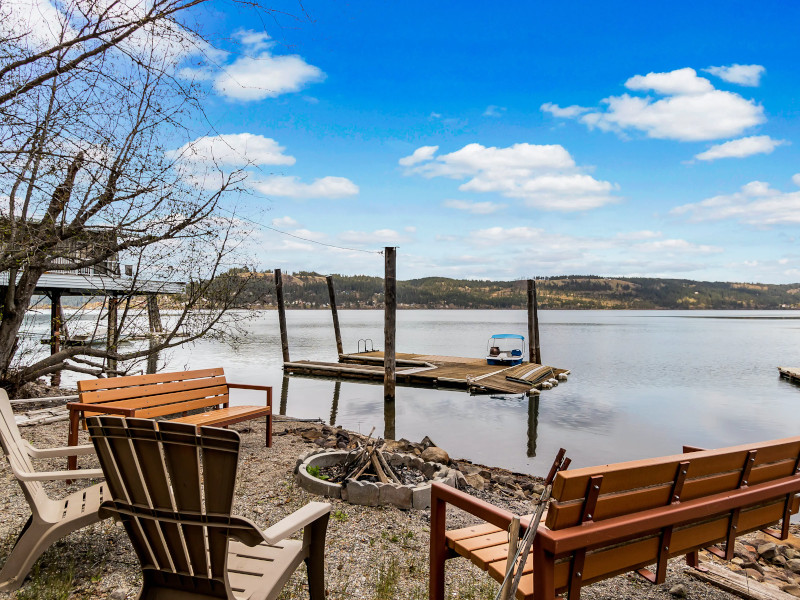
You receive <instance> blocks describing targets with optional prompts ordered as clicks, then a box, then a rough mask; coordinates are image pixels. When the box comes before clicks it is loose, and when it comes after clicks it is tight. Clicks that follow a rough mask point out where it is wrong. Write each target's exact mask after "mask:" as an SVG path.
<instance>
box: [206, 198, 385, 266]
mask: <svg viewBox="0 0 800 600" xmlns="http://www.w3.org/2000/svg"><path fill="white" fill-rule="evenodd" d="M219 209H220V210H224V211H225V212H226V213H228V214H229V215H231V216H234V217H236V218H237V219H241V220H243V221H249V222H250V223H252V224H253V225H258V226H259V227H263V228H264V229H269V230H270V231H274V232H276V233H280V234H282V235H288V236H289V237H293V238H295V239H298V240H302V241H304V242H310V243H312V244H319V245H320V246H327V247H328V248H336V249H337V250H348V251H350V252H364V253H365V254H383V250H364V249H362V248H348V247H347V246H337V245H336V244H327V243H325V242H320V241H319V240H312V239H310V238H304V237H303V236H300V235H296V234H294V233H289V232H288V231H283V230H282V229H278V228H277V227H272V226H270V225H264V223H260V222H258V221H256V220H255V219H251V218H249V217H245V216H241V215H237V214H236V213H235V212H233V211H232V210H229V209H227V208H223V207H222V206H220V207H219Z"/></svg>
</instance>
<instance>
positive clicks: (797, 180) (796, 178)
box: [792, 173, 800, 186]
mask: <svg viewBox="0 0 800 600" xmlns="http://www.w3.org/2000/svg"><path fill="white" fill-rule="evenodd" d="M792 181H793V182H794V184H795V185H798V186H800V173H796V174H795V175H792Z"/></svg>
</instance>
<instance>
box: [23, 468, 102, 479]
mask: <svg viewBox="0 0 800 600" xmlns="http://www.w3.org/2000/svg"><path fill="white" fill-rule="evenodd" d="M13 471H14V477H16V478H17V479H19V480H20V481H60V480H63V479H70V480H72V479H103V478H104V477H105V475H103V470H102V469H78V470H76V471H37V472H35V473H31V472H28V471H18V470H16V469H13Z"/></svg>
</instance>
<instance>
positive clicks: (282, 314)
mask: <svg viewBox="0 0 800 600" xmlns="http://www.w3.org/2000/svg"><path fill="white" fill-rule="evenodd" d="M275 295H276V296H277V298H278V326H279V327H280V330H281V351H282V352H283V362H285V363H287V362H291V360H290V359H289V334H288V333H287V331H286V305H285V304H284V302H283V277H282V276H281V270H280V269H275Z"/></svg>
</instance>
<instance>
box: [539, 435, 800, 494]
mask: <svg viewBox="0 0 800 600" xmlns="http://www.w3.org/2000/svg"><path fill="white" fill-rule="evenodd" d="M753 449H756V450H758V454H757V457H756V462H755V465H754V466H758V465H761V464H764V463H769V462H774V461H776V460H782V459H786V458H787V457H790V456H794V457H797V456H798V455H799V454H800V436H799V437H793V438H784V439H780V440H773V441H769V442H762V443H759V444H746V445H742V446H734V447H731V448H726V449H725V452H724V453H721V452H720V451H719V450H703V451H700V452H691V453H687V454H677V455H672V456H665V457H661V458H651V459H645V460H636V461H629V462H624V463H618V464H613V465H603V466H596V467H584V468H581V469H574V470H570V471H562V472H560V473H558V475H557V476H556V479H555V482H554V483H553V497H554V498H556V499H558V500H560V501H567V500H575V499H578V498H583V497H584V495H585V494H586V486H587V484H588V481H589V478H590V477H592V476H593V475H603V493H612V492H621V491H625V490H631V489H636V488H643V487H648V486H652V485H659V484H665V483H668V482H671V481H673V479H674V477H675V471H676V469H677V467H678V464H679V463H680V462H681V461H685V460H689V461H691V465H690V467H689V473H688V478H690V479H691V478H697V477H704V476H708V475H713V474H715V473H723V472H728V471H735V470H738V469H741V468H742V466H743V465H744V461H745V458H746V457H747V452H748V451H749V450H753Z"/></svg>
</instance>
